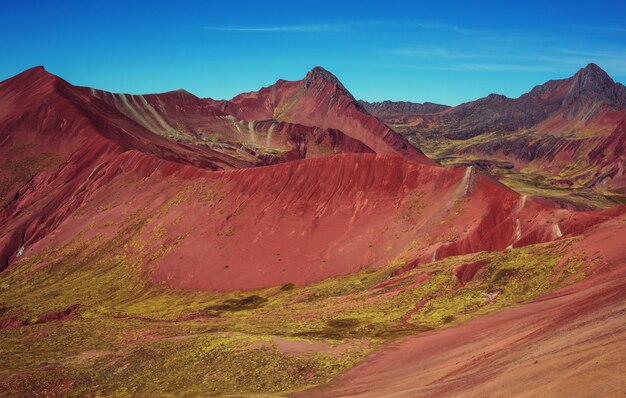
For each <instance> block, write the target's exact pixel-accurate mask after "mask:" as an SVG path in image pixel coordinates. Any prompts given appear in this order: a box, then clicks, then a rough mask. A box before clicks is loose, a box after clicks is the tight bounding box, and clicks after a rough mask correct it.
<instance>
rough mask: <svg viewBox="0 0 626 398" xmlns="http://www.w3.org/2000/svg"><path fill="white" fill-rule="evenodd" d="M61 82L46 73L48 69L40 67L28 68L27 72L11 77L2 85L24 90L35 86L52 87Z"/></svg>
mask: <svg viewBox="0 0 626 398" xmlns="http://www.w3.org/2000/svg"><path fill="white" fill-rule="evenodd" d="M59 80H61V79H60V78H59V77H57V76H55V75H53V74H52V73H50V72H48V71H46V69H45V68H44V67H43V66H41V65H40V66H34V67H32V68H28V69H26V70H25V71H23V72H21V73H18V74H17V75H15V76H13V77H10V78H8V79H6V80H4V81H2V82H0V83H3V84H4V83H6V84H10V85H12V86H14V87H21V88H24V87H27V86H30V85H33V84H36V85H51V84H53V83H54V82H56V81H59Z"/></svg>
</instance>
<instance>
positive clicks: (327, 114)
mask: <svg viewBox="0 0 626 398" xmlns="http://www.w3.org/2000/svg"><path fill="white" fill-rule="evenodd" d="M217 104H219V106H220V109H222V110H223V111H224V112H226V113H229V114H232V115H234V116H236V117H237V118H239V119H244V120H264V119H272V120H281V121H286V122H290V123H298V124H303V125H306V126H319V127H323V128H334V129H338V130H341V131H343V132H344V133H345V134H347V135H349V136H350V137H352V138H355V139H357V140H359V141H361V142H363V143H364V144H366V145H367V146H368V147H370V148H372V149H373V150H374V151H375V152H377V153H388V154H399V155H402V156H405V157H407V158H409V159H413V160H419V161H422V162H427V163H430V164H432V161H430V160H429V159H428V158H427V157H426V156H424V155H423V154H422V153H421V151H419V150H418V149H416V148H415V147H413V146H411V145H410V144H409V143H408V142H407V141H406V140H405V139H404V138H403V137H402V136H399V135H398V134H395V133H394V132H393V131H392V130H391V129H390V128H388V127H387V126H386V125H385V124H384V123H382V122H381V121H380V120H378V118H376V117H374V116H371V115H369V114H368V113H367V111H365V109H363V108H362V107H361V105H360V104H359V103H358V102H357V101H356V100H355V99H354V97H352V95H351V94H350V93H349V92H348V90H346V88H345V87H344V86H343V85H342V84H341V83H340V82H339V80H338V79H337V78H336V77H335V76H334V75H333V74H331V73H330V72H328V71H327V70H325V69H323V68H321V67H319V66H318V67H315V68H313V70H311V71H310V72H309V73H308V74H307V75H306V77H305V78H304V79H302V80H299V81H292V82H289V81H285V80H279V81H277V82H276V83H275V84H274V85H272V86H269V87H265V88H263V89H261V90H259V91H257V92H252V93H245V94H240V95H238V96H236V97H235V98H233V99H232V100H230V101H220V102H217Z"/></svg>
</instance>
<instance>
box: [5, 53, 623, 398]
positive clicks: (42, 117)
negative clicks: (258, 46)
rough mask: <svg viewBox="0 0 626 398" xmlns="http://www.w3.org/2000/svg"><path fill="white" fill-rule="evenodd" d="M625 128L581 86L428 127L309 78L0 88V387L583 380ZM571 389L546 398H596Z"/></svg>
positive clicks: (619, 192) (614, 367)
mask: <svg viewBox="0 0 626 398" xmlns="http://www.w3.org/2000/svg"><path fill="white" fill-rule="evenodd" d="M625 108H626V88H625V87H624V86H623V85H621V84H619V83H616V82H614V81H613V80H612V79H611V78H610V77H609V76H608V75H607V74H606V73H605V72H604V71H603V70H602V69H600V68H599V67H598V66H596V65H594V64H590V65H588V66H587V67H585V68H583V69H581V70H580V71H578V72H577V73H576V74H575V75H574V76H572V77H570V78H567V79H563V80H554V81H549V82H547V83H545V84H543V85H540V86H537V87H535V88H533V89H532V90H531V91H529V92H528V93H527V94H524V95H522V96H520V97H519V98H517V99H512V98H507V97H504V96H501V95H495V94H492V95H489V96H488V97H486V98H482V99H479V100H476V101H473V102H468V103H465V104H461V105H458V106H454V107H449V106H445V105H438V104H433V103H424V104H416V103H410V102H391V101H384V102H379V103H368V102H364V101H358V100H356V99H355V98H354V97H353V96H352V95H351V94H350V92H349V91H348V90H347V89H346V88H345V87H344V86H343V84H342V83H341V82H340V81H339V80H338V79H337V77H335V76H334V75H333V74H331V73H330V72H328V71H327V70H325V69H323V68H321V67H315V68H313V69H312V70H311V71H310V72H308V73H307V74H306V76H305V77H304V78H303V79H301V80H298V81H285V80H278V81H277V82H276V83H274V84H273V85H270V86H268V87H264V88H261V89H260V90H258V91H255V92H250V93H243V94H240V95H237V96H235V97H234V98H232V99H230V100H214V99H211V98H199V97H196V96H194V95H193V94H191V93H189V92H187V91H184V90H177V91H172V92H167V93H162V94H149V95H131V94H118V93H110V92H106V91H102V90H98V89H93V88H88V87H78V86H74V85H72V84H70V83H69V82H67V81H65V80H63V79H61V78H60V77H57V76H55V75H52V74H50V73H48V72H47V71H46V70H45V69H44V68H43V67H35V68H32V69H29V70H26V71H24V72H23V73H20V74H19V75H16V76H14V77H12V78H9V79H7V80H5V81H3V82H0V158H2V159H3V161H2V164H1V165H0V195H1V196H0V206H1V207H0V307H1V311H0V329H2V330H1V331H2V333H5V334H6V336H7V338H8V339H10V341H11V342H13V343H12V344H13V346H12V347H11V348H7V350H9V351H10V354H14V355H16V357H17V356H18V355H21V356H20V359H18V360H16V361H15V363H14V366H13V367H6V366H5V367H3V368H2V369H1V371H2V374H3V376H4V377H3V378H4V380H5V381H3V382H0V387H1V388H2V389H3V390H5V391H10V392H12V393H15V394H20V393H23V392H24V391H26V390H28V389H37V391H38V392H39V393H42V394H44V393H45V392H46V391H47V392H50V391H52V394H57V395H63V394H66V393H68V394H71V395H72V394H73V395H93V394H100V393H102V394H104V395H114V394H122V395H124V392H126V393H128V394H131V395H133V394H139V395H161V394H164V393H172V392H173V391H176V392H178V393H184V394H191V395H197V394H202V393H205V392H206V391H211V392H212V393H215V394H253V393H254V394H269V393H272V394H281V395H282V394H286V393H289V394H295V395H302V396H347V395H350V396H382V395H384V394H398V395H399V396H414V395H412V394H413V392H414V390H413V389H415V388H418V387H419V388H421V390H420V391H421V392H423V393H424V396H442V395H441V394H452V393H458V392H460V391H471V392H472V393H473V394H474V395H483V394H485V393H487V392H488V391H490V390H489V386H490V384H489V383H491V380H492V379H491V376H490V377H485V378H481V377H480V375H479V374H478V373H480V370H477V368H476V366H475V365H476V364H477V363H478V364H481V365H483V366H485V369H488V370H489V372H490V373H489V374H490V375H492V376H493V377H494V378H498V377H504V379H502V380H506V381H507V382H508V383H510V384H509V387H508V388H510V389H511V390H515V389H516V388H518V389H519V388H521V387H520V386H521V385H523V384H524V383H523V381H522V378H521V376H520V374H521V373H520V372H521V370H519V369H520V368H518V367H514V365H512V364H515V363H519V361H522V359H520V358H519V356H522V357H523V355H522V353H525V352H529V353H531V352H532V353H533V355H537V357H541V358H542V359H541V360H542V361H544V360H545V362H546V365H545V367H536V369H537V371H536V372H535V371H533V372H534V373H532V374H553V375H554V374H556V373H558V372H559V370H558V369H559V368H560V367H573V366H575V364H577V363H578V364H580V363H583V365H584V366H583V367H582V368H581V369H583V370H587V371H590V369H591V367H592V364H591V362H589V363H587V362H588V361H587V359H585V358H586V357H585V355H586V354H585V353H584V352H583V350H584V349H591V348H590V347H591V346H592V343H593V344H596V345H595V353H596V354H597V355H603V356H605V357H606V358H609V357H610V355H611V353H612V352H613V353H614V354H615V352H617V353H618V354H619V355H623V354H624V353H625V352H626V350H625V348H624V347H623V344H622V346H618V348H617V351H613V350H615V345H614V344H613V339H619V338H623V337H626V336H624V331H623V328H622V329H619V327H618V326H615V325H613V326H611V327H612V329H611V331H612V332H614V334H611V335H609V334H607V335H602V336H601V337H599V338H598V340H597V341H595V342H591V341H589V340H584V339H583V340H580V339H579V337H576V336H580V335H584V334H585V333H591V331H592V329H593V322H591V321H589V322H584V320H585V319H587V320H589V319H591V320H597V319H600V318H602V317H609V316H616V317H617V318H616V319H618V320H621V321H623V320H624V315H623V314H624V312H623V311H622V312H619V311H618V309H619V308H620V307H619V306H622V307H623V305H624V303H625V302H626V301H624V299H625V298H626V296H625V295H624V292H625V291H626V289H624V288H625V287H626V278H624V276H626V250H624V248H623V236H624V233H625V232H626V218H624V215H625V214H626V206H624V205H623V203H625V199H624V198H625V195H626V171H625V167H624V166H625V164H626V158H625V154H624V149H625V145H626V144H625V139H626V137H625V136H624V135H625V134H626V133H625V130H624V129H625V128H626V110H625ZM593 300H596V304H594V305H591V304H589V303H591V302H592V301H593ZM579 303H582V304H580V306H578V307H577V305H578V304H579ZM550 311H552V312H554V313H562V317H560V318H559V317H553V318H551V317H548V316H544V315H545V312H550ZM611 311H614V312H611ZM615 311H617V312H619V314H618V315H614V314H615V313H616V312H615ZM490 314H491V315H490ZM610 314H613V315H610ZM522 320H525V321H522ZM532 324H535V325H537V327H536V328H534V327H532ZM59 325H62V326H59ZM63 328H65V329H63ZM515 328H518V329H520V330H521V331H520V332H519V334H511V332H510V330H512V329H515ZM24 331H26V332H27V333H30V334H29V336H31V335H32V339H34V340H35V341H38V342H39V343H37V344H38V345H37V346H36V347H35V348H32V349H31V348H26V346H27V345H28V344H30V341H31V340H28V339H30V337H29V338H28V339H26V340H25V339H24V338H22V337H19V336H18V334H19V333H23V332H24ZM100 331H105V332H104V334H105V336H103V335H102V334H101V332H100ZM489 333H492V334H493V336H494V337H493V339H492V340H489ZM37 336H41V337H37ZM71 336H80V339H81V342H80V343H75V345H73V344H74V343H73V342H74V341H75V339H74V338H72V337H71ZM107 336H115V337H114V338H113V337H112V338H109V337H107ZM406 336H409V337H406ZM559 336H561V337H562V338H563V339H566V338H568V339H569V338H572V339H575V340H576V339H578V340H576V343H572V344H571V345H560V346H558V347H556V346H555V344H556V343H555V341H556V340H558V337H559ZM399 337H404V339H403V340H401V342H397V341H396V339H398V338H399ZM473 337H476V338H477V339H478V340H477V341H479V342H480V343H481V344H484V346H483V347H484V349H483V348H480V347H477V346H475V345H472V342H471V341H472V338H473ZM37 339H40V340H37ZM506 339H509V340H510V342H511V344H510V345H509V346H508V349H506V350H505V349H504V348H503V347H502V346H501V345H499V344H496V343H494V342H493V341H496V340H498V341H504V340H506ZM579 340H580V341H579ZM7 341H9V340H7ZM394 344H395V345H394ZM239 346H241V347H244V348H235V347H239ZM15 347H17V348H15ZM51 347H55V348H54V350H52V348H51ZM394 347H395V348H394ZM555 347H556V348H555ZM3 348H4V347H3ZM429 349H432V352H433V356H432V358H435V359H433V361H434V362H433V363H432V364H430V365H429V366H432V368H429V369H435V370H433V372H434V373H432V374H430V373H428V371H426V370H424V369H425V368H424V369H422V368H423V366H422V365H423V359H422V358H420V355H421V354H420V353H423V352H424V350H429ZM11 350H13V351H11ZM16 350H18V351H16ZM19 350H21V351H19ZM455 350H456V351H455ZM464 350H465V351H464ZM468 350H469V351H468ZM487 351H488V353H487ZM459 352H472V353H473V354H472V355H471V356H469V355H465V354H463V355H461V354H459ZM372 353H373V354H372ZM406 353H412V354H411V355H409V354H406ZM435 354H436V355H435ZM453 354H454V355H459V357H458V358H459V359H458V361H457V362H456V363H453V362H454V361H453V360H452V359H450V358H451V355H453ZM29 355H30V356H29ZM524 355H526V354H524ZM449 356H450V357H449ZM565 356H566V357H567V358H566V359H563V358H564V357H565ZM42 357H49V358H50V359H49V361H48V362H45V363H44V362H41V361H40V360H39V358H42ZM199 358H200V359H199ZM366 358H367V359H366ZM532 358H535V357H532ZM603 358H604V357H603ZM524 360H525V359H524ZM211 361H213V362H211ZM498 361H499V362H498ZM496 362H497V363H499V364H500V366H501V367H499V368H497V369H496V368H493V364H494V363H496ZM205 363H210V364H213V365H212V366H215V370H214V371H213V372H212V373H207V372H206V367H205V366H204V365H203V364H205ZM535 363H537V362H535ZM597 363H598V362H596V364H597ZM181 364H184V365H181ZM359 364H360V365H359ZM542 366H543V365H542ZM594 366H595V365H594ZM601 366H604V367H603V368H602V369H604V370H605V371H606V372H617V371H619V366H620V362H619V361H610V360H607V361H605V362H603V365H601ZM403 368H406V369H411V372H413V373H411V374H407V373H403V372H402V369H403ZM242 369H243V370H242ZM258 369H262V370H258ZM349 369H351V370H349ZM442 369H448V370H445V371H444V370H442ZM502 369H507V371H506V372H503V371H502ZM581 371H582V370H581ZM238 372H239V373H238ZM477 372H478V373H477ZM516 372H517V373H516ZM550 372H551V373H550ZM237 375H238V376H237ZM340 375H341V376H340ZM411 375H413V376H411ZM417 375H419V377H417ZM577 375H578V373H577V372H572V373H571V374H570V376H568V377H565V378H562V379H561V380H563V382H562V383H563V384H559V386H558V388H559V389H558V391H559V393H562V394H564V395H565V394H566V393H567V391H571V390H570V389H571V388H574V387H572V386H576V388H587V389H589V391H591V388H592V387H593V388H595V387H597V386H598V385H599V384H600V383H602V382H603V381H602V380H603V379H602V378H599V379H598V380H597V381H591V382H590V381H589V380H587V379H576V377H577ZM338 376H339V377H338ZM461 376H462V377H461ZM620 377H621V378H619V380H620V381H621V382H623V381H624V378H623V376H620ZM155 378H156V379H158V380H160V381H159V382H155V381H154V380H155ZM31 379H34V380H35V382H34V384H32V382H31V381H30V380H31ZM383 380H388V381H389V383H387V382H385V381H383ZM419 380H428V384H427V385H426V387H425V386H424V385H419V386H418V385H416V384H415V383H419ZM467 380H470V381H467ZM331 381H332V383H331V384H328V383H330V382H331ZM179 383H183V384H185V385H186V386H187V387H183V386H182V385H180V384H179ZM547 383H548V382H547V381H546V382H545V383H544V384H538V385H540V386H544V387H546V386H547V385H548V384H547ZM174 387H175V388H174ZM196 388H198V390H196ZM310 388H313V389H312V390H309V389H310ZM546 388H547V387H546ZM412 391H413V392H412ZM606 391H609V390H606ZM609 392H611V391H609Z"/></svg>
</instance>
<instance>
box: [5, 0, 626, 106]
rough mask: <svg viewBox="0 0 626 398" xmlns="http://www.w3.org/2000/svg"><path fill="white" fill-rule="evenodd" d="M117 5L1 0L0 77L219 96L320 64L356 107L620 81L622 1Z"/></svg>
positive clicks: (625, 55)
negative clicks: (561, 82) (599, 74)
mask: <svg viewBox="0 0 626 398" xmlns="http://www.w3.org/2000/svg"><path fill="white" fill-rule="evenodd" d="M54 3H58V4H60V5H56V4H54ZM61 3H62V4H61ZM127 3H128V4H124V3H123V2H115V1H93V0H82V1H64V2H40V1H22V2H14V1H11V2H10V1H7V0H2V3H1V8H0V10H2V15H3V18H2V19H3V23H2V24H0V36H1V37H2V40H0V79H4V78H8V77H10V76H12V75H14V74H16V73H19V72H20V71H22V70H24V69H26V68H29V67H31V66H34V65H44V66H45V67H46V69H47V70H49V71H50V72H52V73H54V74H57V75H59V76H61V77H63V78H65V79H66V80H68V81H70V82H71V83H73V84H78V85H86V86H91V87H96V88H101V89H105V90H109V91H115V92H127V93H151V92H162V91H168V90H173V89H177V88H185V89H187V90H188V91H191V92H192V93H194V94H196V95H198V96H202V97H212V98H230V97H232V96H234V95H235V94H238V93H240V92H244V91H251V90H256V89H258V88H260V87H261V86H267V85H269V84H272V83H273V82H274V81H276V80H277V79H279V78H283V79H288V80H296V79H300V78H302V77H303V76H304V75H305V74H306V72H307V71H308V70H310V69H311V68H312V67H314V66H316V65H321V66H323V67H325V68H326V69H328V70H330V71H331V72H333V73H334V74H335V75H337V77H338V78H339V79H340V80H341V81H342V82H343V83H344V85H345V86H346V87H347V88H348V89H349V90H350V91H351V92H352V93H353V95H354V96H355V97H357V98H362V99H366V100H370V101H372V100H384V99H391V100H408V101H415V102H423V101H432V102H439V103H446V104H451V105H455V104H458V103H461V102H465V101H469V100H473V99H476V98H479V97H482V96H485V95H487V94H489V93H492V92H497V93H500V94H505V95H507V96H511V97H517V96H519V95H520V94H522V93H524V92H526V91H528V90H529V89H531V88H532V87H533V86H534V85H536V84H540V83H543V82H544V81H546V80H549V79H555V78H563V77H567V76H570V75H572V74H573V73H575V72H576V70H578V69H579V68H581V67H583V66H585V65H586V64H587V63H589V62H595V63H597V64H598V65H600V66H601V67H602V68H603V69H605V70H606V71H607V72H608V73H609V74H610V75H611V76H612V77H613V78H614V79H615V80H617V81H620V82H625V81H626V22H625V21H626V18H625V17H624V15H626V2H624V1H602V0H594V1H585V2H582V1H571V0H570V1H562V0H560V1H546V0H544V1H541V2H534V1H524V2H518V3H517V2H505V1H493V2H492V1H483V2H469V1H459V2H437V4H434V3H436V2H433V1H430V2H419V1H404V2H401V1H388V2H382V1H376V2H368V1H358V2H357V1H354V2H341V1H338V0H336V1H311V2H297V1H274V2H269V1H265V2H263V1H250V2H248V1H237V2H228V1H225V2H213V1H206V2H205V1H197V2H185V1H180V2H171V1H158V0H153V1H132V2H127ZM479 3H480V5H478V4H479Z"/></svg>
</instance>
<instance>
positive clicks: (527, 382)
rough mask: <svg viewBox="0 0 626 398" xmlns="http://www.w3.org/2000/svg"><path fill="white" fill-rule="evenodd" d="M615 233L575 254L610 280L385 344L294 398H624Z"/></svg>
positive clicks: (619, 247)
mask: <svg viewBox="0 0 626 398" xmlns="http://www.w3.org/2000/svg"><path fill="white" fill-rule="evenodd" d="M624 232H626V220H619V221H618V220H614V221H611V222H609V223H607V224H605V225H602V226H601V227H600V228H598V230H597V231H596V232H594V233H592V234H591V235H590V236H588V237H587V238H585V239H584V240H583V241H582V242H579V243H577V244H576V245H575V246H576V247H575V249H581V248H582V249H584V248H585V247H586V246H588V245H589V244H591V245H593V247H594V253H598V254H600V255H602V256H603V257H605V258H606V259H608V260H609V261H610V263H611V264H612V267H611V271H609V272H606V273H603V274H600V275H597V276H595V277H593V278H590V279H588V280H585V281H583V282H579V283H577V284H574V285H572V286H569V287H567V288H564V289H561V290H559V291H556V292H553V293H551V294H549V295H547V296H545V297H542V298H540V299H537V300H534V301H532V302H529V303H525V304H522V305H520V306H518V307H514V308H510V309H506V310H503V311H500V312H498V313H495V314H492V315H488V316H485V317H482V318H479V319H475V320H473V321H470V322H467V323H464V324H460V325H458V326H455V327H451V328H448V329H443V330H438V331H433V332H426V333H423V334H421V335H419V336H415V337H409V338H405V339H403V340H400V341H398V342H397V343H391V344H388V345H385V346H383V347H381V348H380V349H379V350H377V352H375V353H374V354H373V355H371V356H370V357H369V358H368V359H367V360H366V361H365V362H363V363H362V364H360V365H358V366H357V367H356V368H354V369H352V370H350V371H349V372H347V373H346V374H344V375H342V376H341V377H339V379H337V380H336V381H335V382H334V383H332V384H331V385H329V386H325V387H321V388H318V389H314V390H310V391H308V392H305V393H302V394H296V396H298V397H443V396H445V397H486V396H490V397H510V396H515V397H536V396H550V397H617V396H623V395H624V394H626V254H625V253H624V251H623V236H624ZM599 240H602V243H600V244H598V243H599Z"/></svg>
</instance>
